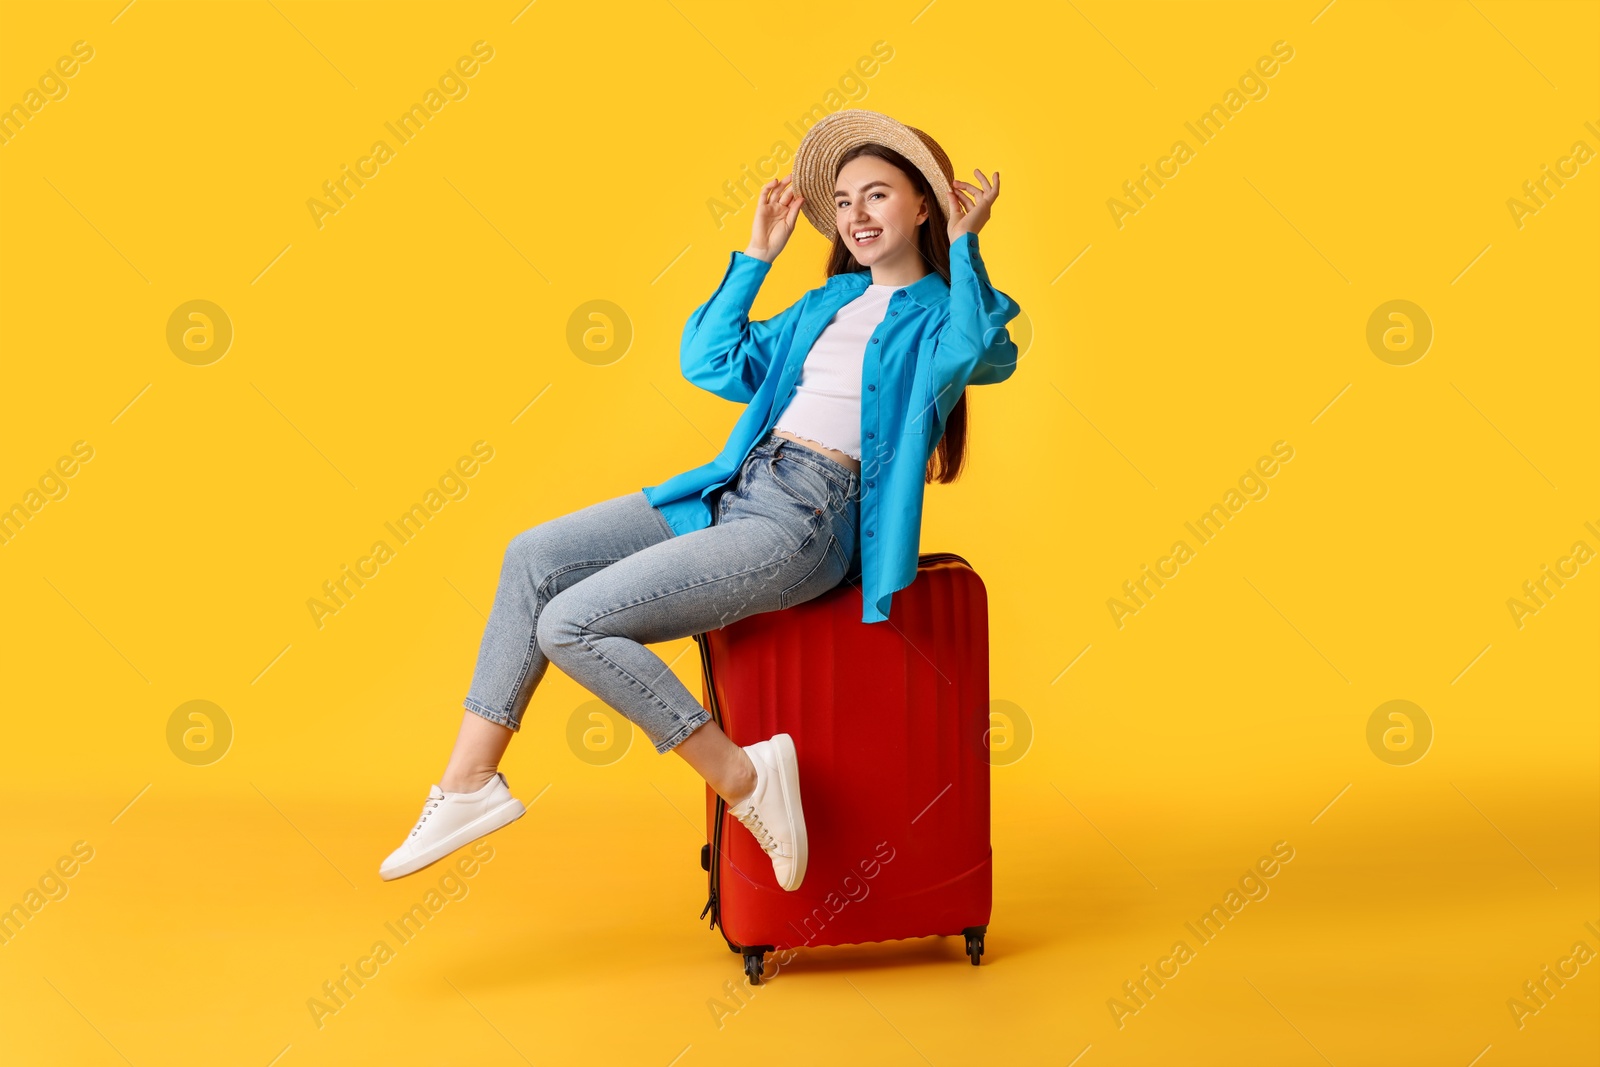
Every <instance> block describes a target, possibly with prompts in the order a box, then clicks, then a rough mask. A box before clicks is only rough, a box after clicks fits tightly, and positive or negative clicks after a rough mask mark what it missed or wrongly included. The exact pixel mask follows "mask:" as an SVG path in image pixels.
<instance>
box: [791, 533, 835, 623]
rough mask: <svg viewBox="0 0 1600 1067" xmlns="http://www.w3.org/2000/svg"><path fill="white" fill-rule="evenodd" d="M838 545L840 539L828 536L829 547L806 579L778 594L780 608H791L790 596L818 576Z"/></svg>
mask: <svg viewBox="0 0 1600 1067" xmlns="http://www.w3.org/2000/svg"><path fill="white" fill-rule="evenodd" d="M838 543H839V539H838V538H837V537H836V536H834V535H833V534H829V535H828V547H826V548H824V549H823V550H822V555H821V556H820V557H818V559H817V562H816V564H815V565H813V566H812V568H811V569H810V570H808V571H806V573H805V577H803V578H801V579H800V580H799V581H797V582H794V583H793V584H791V585H790V586H789V588H787V589H784V590H782V591H781V592H780V593H779V594H778V605H779V607H781V608H785V609H786V608H788V607H789V594H791V593H793V592H794V591H795V590H796V589H799V588H800V587H801V586H803V585H805V584H806V583H807V582H809V581H810V580H811V579H812V578H813V577H815V576H816V573H817V572H818V571H819V570H821V569H822V565H823V564H824V563H826V562H828V558H829V556H831V555H832V554H833V546H834V545H836V544H838Z"/></svg>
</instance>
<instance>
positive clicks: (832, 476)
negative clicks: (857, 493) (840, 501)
mask: <svg viewBox="0 0 1600 1067" xmlns="http://www.w3.org/2000/svg"><path fill="white" fill-rule="evenodd" d="M784 440H785V441H788V440H789V439H788V438H787V437H785V438H784ZM790 443H791V444H792V443H793V442H790ZM800 449H804V452H811V453H812V455H810V456H808V455H805V454H804V452H802V451H800ZM800 449H795V448H789V449H786V450H785V451H784V452H782V453H781V454H780V458H783V459H794V460H796V461H798V462H800V463H804V464H805V465H806V466H808V467H810V468H811V469H812V470H814V471H816V472H817V473H818V474H820V475H822V476H823V477H824V478H826V479H827V480H828V482H829V483H830V484H831V485H833V486H834V488H836V489H838V490H839V491H840V492H841V493H849V491H850V479H851V478H853V477H854V476H855V472H854V471H852V470H851V469H850V468H849V467H846V466H844V465H843V464H841V463H837V462H835V461H834V460H831V459H828V458H826V457H820V458H819V457H817V455H816V451H815V449H810V448H806V447H805V446H804V445H801V446H800ZM830 464H831V466H830ZM841 481H842V482H843V484H842V485H841V484H840V483H841Z"/></svg>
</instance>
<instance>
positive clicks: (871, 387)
mask: <svg viewBox="0 0 1600 1067" xmlns="http://www.w3.org/2000/svg"><path fill="white" fill-rule="evenodd" d="M876 388H878V387H877V386H876V385H869V386H867V392H869V393H870V392H872V391H873V390H874V389H876Z"/></svg>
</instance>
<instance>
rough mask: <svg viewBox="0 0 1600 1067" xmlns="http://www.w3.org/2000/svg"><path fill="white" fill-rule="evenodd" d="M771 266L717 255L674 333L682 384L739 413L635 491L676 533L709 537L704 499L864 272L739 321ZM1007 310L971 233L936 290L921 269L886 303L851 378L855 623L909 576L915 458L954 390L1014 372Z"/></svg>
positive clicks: (918, 492) (924, 458) (1008, 302)
mask: <svg viewBox="0 0 1600 1067" xmlns="http://www.w3.org/2000/svg"><path fill="white" fill-rule="evenodd" d="M771 266H772V265H771V264H770V263H767V262H766V261H764V260H760V259H755V258H753V257H751V256H747V255H745V254H744V253H743V252H733V253H731V254H730V260H729V263H728V268H727V271H726V272H725V273H724V274H723V277H722V283H721V284H720V285H718V286H717V289H716V292H714V293H712V294H711V299H710V300H708V301H706V302H705V303H704V304H702V305H700V307H698V308H696V309H695V312H694V314H693V315H690V316H689V321H688V324H687V325H685V326H684V329H683V343H682V346H681V347H680V349H679V353H678V358H679V363H680V364H681V365H682V368H683V376H684V377H685V378H687V379H688V380H689V381H690V382H693V383H694V384H695V385H698V386H700V387H701V388H702V389H706V390H708V391H710V392H712V393H715V394H716V395H717V396H720V397H722V398H723V399H724V400H732V401H734V402H736V403H741V404H744V405H745V409H744V411H743V412H742V413H741V414H740V416H739V420H738V421H737V422H736V423H734V426H733V431H732V432H731V433H730V434H729V436H728V442H727V444H725V445H724V446H723V448H722V451H721V452H719V453H718V454H717V456H716V458H715V459H713V460H711V461H710V462H709V463H706V464H703V465H701V466H699V467H696V468H694V469H693V470H690V471H685V472H684V473H682V474H679V475H677V476H676V477H673V478H669V479H668V480H667V481H665V482H662V483H661V484H660V485H649V486H645V487H644V494H645V498H646V499H647V500H649V501H650V503H651V504H652V505H654V506H655V507H656V509H657V510H658V511H660V512H661V515H662V517H663V518H665V519H666V521H667V523H668V525H670V526H671V527H672V529H673V530H674V531H676V532H677V533H680V534H685V533H690V532H692V531H694V530H700V529H704V528H705V527H707V526H709V525H711V518H712V516H711V506H710V504H708V503H707V501H706V498H707V497H708V496H710V495H711V494H712V493H714V492H715V491H716V490H717V489H719V488H721V487H722V486H724V485H726V484H727V483H728V482H729V481H730V480H731V479H732V478H733V476H734V475H735V474H736V473H737V472H738V470H739V468H740V467H741V466H742V465H743V463H744V461H745V457H746V456H748V455H749V454H750V450H751V449H752V448H754V447H755V446H756V445H757V444H759V443H760V442H762V441H763V440H765V439H766V436H767V434H768V432H769V431H770V430H771V429H772V427H773V425H774V424H775V423H776V422H777V417H778V415H779V414H780V413H781V412H782V411H783V408H784V406H785V405H786V404H788V402H789V398H790V397H792V396H793V395H794V392H795V383H796V382H797V381H798V380H799V378H800V369H801V366H802V365H803V364H804V363H805V358H806V355H807V354H808V353H809V352H810V351H811V346H812V344H813V343H814V342H815V341H816V339H817V338H818V337H819V336H820V335H821V334H822V331H823V329H824V327H826V326H827V325H828V323H829V322H830V321H831V320H832V319H833V316H834V313H835V312H837V311H838V310H839V309H840V308H842V307H844V306H845V305H846V304H848V303H849V302H850V301H852V300H854V299H855V298H856V297H858V296H860V295H861V294H862V292H863V291H865V289H866V287H867V285H868V284H869V283H870V282H871V281H872V274H871V272H870V271H865V270H862V271H851V272H846V273H842V274H836V275H834V276H833V277H831V278H829V279H828V280H827V282H826V283H824V284H823V285H821V286H819V287H817V288H815V289H812V290H811V291H809V292H807V293H806V294H805V295H804V296H802V297H801V298H800V299H799V300H797V301H796V302H795V303H793V304H791V305H790V306H789V307H787V308H785V309H784V310H783V311H781V312H779V313H778V314H777V315H775V316H773V317H772V318H770V319H766V320H764V321H762V322H752V321H750V317H749V316H750V306H751V305H752V304H753V303H754V302H755V298H756V293H757V292H758V291H759V290H760V288H761V283H762V281H763V280H765V278H766V276H767V272H768V271H769V270H770V269H771ZM1021 311H1022V308H1021V307H1019V306H1018V305H1017V303H1016V301H1014V300H1012V299H1011V298H1010V297H1009V296H1007V295H1006V294H1005V293H1002V292H1000V291H999V290H998V289H995V288H994V287H993V286H991V285H990V284H989V275H988V272H987V271H986V270H985V269H984V266H983V260H982V258H981V257H980V256H979V255H978V236H977V234H974V233H963V234H961V235H960V236H959V237H957V238H956V239H955V241H954V242H952V244H951V245H950V281H949V283H948V284H946V282H945V280H944V279H943V278H942V277H940V276H939V274H938V273H937V272H936V271H930V272H929V273H928V274H926V275H924V276H923V277H922V278H920V279H918V280H917V281H915V282H913V283H912V284H910V285H908V286H905V287H904V288H902V289H900V290H898V291H896V292H895V294H894V295H893V296H891V297H890V298H889V310H888V312H887V313H886V314H885V315H884V318H883V322H882V323H880V324H879V325H878V328H877V329H876V330H875V331H873V334H872V339H871V341H869V342H868V344H867V351H866V358H865V360H864V362H863V365H862V370H861V502H860V519H861V525H860V529H859V533H860V536H859V538H858V543H859V550H860V552H861V601H862V615H861V621H862V622H883V621H884V620H886V619H887V618H888V617H889V605H890V602H891V600H892V599H893V595H894V592H895V591H896V590H898V589H904V588H905V587H906V586H908V585H910V584H911V582H912V580H913V579H915V578H916V576H917V553H918V550H919V545H920V540H921V533H922V491H923V487H924V485H925V484H926V482H925V473H926V471H927V466H928V459H929V457H931V456H932V455H933V450H934V448H935V447H936V446H937V445H938V443H939V438H940V437H941V436H942V435H943V433H944V425H945V420H946V419H947V418H949V415H950V411H951V409H953V408H954V407H955V405H956V401H957V400H959V399H960V398H961V391H962V390H963V389H965V388H966V387H967V386H968V385H992V384H995V383H997V382H1003V381H1005V380H1006V379H1007V378H1009V377H1010V376H1011V373H1012V371H1014V370H1015V369H1016V365H1017V346H1016V344H1015V342H1013V341H1012V340H1011V337H1010V335H1009V334H1008V333H1007V332H1006V328H1005V324H1006V323H1007V322H1010V321H1011V320H1012V319H1014V318H1016V316H1017V315H1018V314H1019V313H1020V312H1021Z"/></svg>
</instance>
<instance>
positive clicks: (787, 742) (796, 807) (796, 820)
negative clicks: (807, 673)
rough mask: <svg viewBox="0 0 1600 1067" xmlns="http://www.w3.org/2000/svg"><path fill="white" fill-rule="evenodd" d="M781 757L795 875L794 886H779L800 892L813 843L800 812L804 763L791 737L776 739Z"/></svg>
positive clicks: (780, 773)
mask: <svg viewBox="0 0 1600 1067" xmlns="http://www.w3.org/2000/svg"><path fill="white" fill-rule="evenodd" d="M773 740H774V741H775V742H777V743H776V745H775V747H776V749H777V753H778V783H779V784H780V785H781V786H782V787H783V804H784V810H785V811H787V812H788V813H789V835H790V837H791V838H792V839H793V841H794V874H793V875H792V882H791V884H789V885H784V884H783V883H782V882H779V883H778V884H779V885H780V886H781V887H782V888H784V889H787V890H790V891H793V890H796V889H799V888H800V883H801V882H803V881H805V879H806V860H807V858H808V853H809V848H810V846H809V843H808V842H807V841H806V816H805V812H804V811H802V810H801V808H800V760H799V758H798V757H797V756H796V755H795V751H794V738H792V737H790V736H789V735H788V734H784V735H783V736H782V737H775V738H773Z"/></svg>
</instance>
